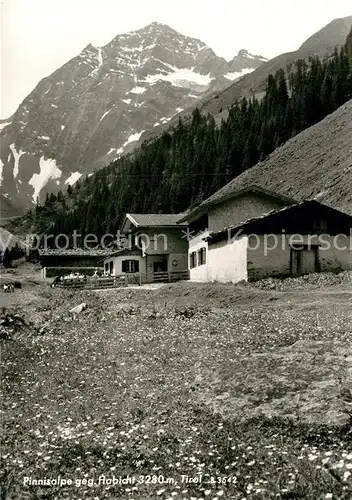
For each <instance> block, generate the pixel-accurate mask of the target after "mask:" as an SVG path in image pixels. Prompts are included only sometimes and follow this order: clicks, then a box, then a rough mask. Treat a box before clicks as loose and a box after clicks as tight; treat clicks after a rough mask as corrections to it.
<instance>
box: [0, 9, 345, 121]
mask: <svg viewBox="0 0 352 500" xmlns="http://www.w3.org/2000/svg"><path fill="white" fill-rule="evenodd" d="M0 3H1V7H2V31H1V33H2V34H1V51H0V53H1V71H2V77H1V78H0V83H2V88H1V102H0V104H1V105H0V108H1V117H2V118H7V117H9V116H10V115H11V114H12V113H13V112H14V111H15V110H16V109H17V107H18V105H19V104H20V103H21V101H22V100H23V99H24V98H25V97H26V96H27V95H28V94H29V93H30V92H31V91H32V90H33V88H34V87H35V85H36V84H37V83H38V82H39V80H41V79H42V78H44V77H45V76H48V75H49V74H50V73H52V72H53V71H54V70H56V69H57V68H58V67H60V66H62V65H63V64H64V63H65V62H66V61H68V60H69V59H71V58H73V57H75V56H76V55H77V54H79V53H80V51H81V50H82V49H83V48H84V47H85V46H86V45H88V43H92V44H93V45H97V46H101V45H105V44H106V43H108V42H109V41H110V40H111V39H112V38H114V37H115V36H116V35H117V34H119V33H124V32H126V31H131V30H135V29H139V28H142V27H143V26H145V25H147V24H149V23H151V22H153V21H159V22H162V23H165V24H168V25H170V26H171V27H172V28H174V29H176V30H177V31H180V32H181V33H183V34H185V35H189V36H193V37H195V38H199V39H201V40H202V41H204V42H205V43H206V44H207V45H209V46H210V47H211V48H212V49H213V50H214V51H215V53H216V54H217V55H219V56H223V57H225V58H226V59H232V58H233V57H234V56H235V55H236V54H237V52H238V50H239V49H241V48H245V49H248V50H249V51H250V52H252V53H256V54H261V55H264V56H266V57H268V58H271V57H274V56H276V55H278V54H281V53H282V52H287V51H292V50H296V49H297V48H298V47H299V45H301V43H302V42H304V41H305V40H306V39H307V38H308V37H309V36H310V35H312V34H313V33H314V32H316V31H318V30H319V29H320V28H322V27H323V26H324V25H326V24H328V23H329V22H330V21H332V20H333V19H335V18H338V17H345V16H349V15H352V5H351V0H251V1H250V0H245V1H243V0H241V1H238V0H122V1H121V0H0Z"/></svg>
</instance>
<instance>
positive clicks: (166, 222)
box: [126, 214, 187, 227]
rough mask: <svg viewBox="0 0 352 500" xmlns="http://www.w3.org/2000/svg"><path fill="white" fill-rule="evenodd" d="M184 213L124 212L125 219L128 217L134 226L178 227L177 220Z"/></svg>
mask: <svg viewBox="0 0 352 500" xmlns="http://www.w3.org/2000/svg"><path fill="white" fill-rule="evenodd" d="M184 215H185V214H126V219H129V220H130V221H131V222H132V224H133V225H134V226H135V227H178V225H177V222H178V221H179V219H180V218H181V217H183V216H184ZM181 225H182V224H181ZM185 225H187V224H185Z"/></svg>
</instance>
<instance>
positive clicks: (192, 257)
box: [189, 252, 197, 269]
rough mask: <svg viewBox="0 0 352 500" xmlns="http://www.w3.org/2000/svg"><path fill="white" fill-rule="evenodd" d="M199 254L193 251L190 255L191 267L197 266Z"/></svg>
mask: <svg viewBox="0 0 352 500" xmlns="http://www.w3.org/2000/svg"><path fill="white" fill-rule="evenodd" d="M196 257H197V254H196V252H192V253H191V254H190V256H189V267H190V269H193V268H194V267H196V266H197V258H196Z"/></svg>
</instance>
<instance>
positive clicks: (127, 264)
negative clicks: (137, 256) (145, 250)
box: [122, 260, 139, 273]
mask: <svg viewBox="0 0 352 500" xmlns="http://www.w3.org/2000/svg"><path fill="white" fill-rule="evenodd" d="M122 272H123V273H139V261H138V260H123V261H122Z"/></svg>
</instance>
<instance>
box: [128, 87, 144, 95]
mask: <svg viewBox="0 0 352 500" xmlns="http://www.w3.org/2000/svg"><path fill="white" fill-rule="evenodd" d="M146 90H147V88H146V87H138V85H137V86H136V87H133V89H131V90H130V92H129V93H130V94H144V92H145V91H146Z"/></svg>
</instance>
